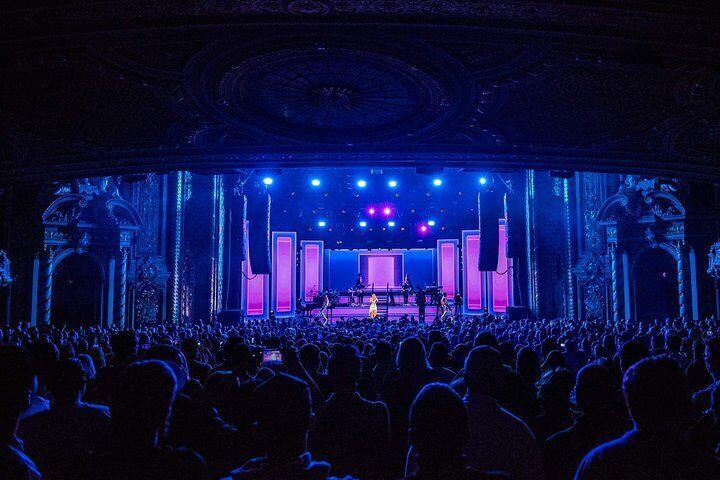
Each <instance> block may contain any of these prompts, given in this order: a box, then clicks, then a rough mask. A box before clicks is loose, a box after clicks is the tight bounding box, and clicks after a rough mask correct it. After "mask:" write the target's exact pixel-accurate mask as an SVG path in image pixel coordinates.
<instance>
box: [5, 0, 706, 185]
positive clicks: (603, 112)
mask: <svg viewBox="0 0 720 480" xmlns="http://www.w3.org/2000/svg"><path fill="white" fill-rule="evenodd" d="M719 157H720V14H719V13H718V9H717V8H716V7H715V6H714V3H713V2H710V1H698V0H689V1H685V2H679V1H670V2H662V3H661V2H657V3H655V2H646V1H639V2H633V3H632V4H631V6H626V5H624V4H623V3H622V2H616V1H609V0H607V1H595V2H566V3H565V4H562V5H560V4H558V3H556V2H526V1H514V2H480V1H463V0H455V1H417V2H416V1H398V0H395V1H390V0H344V1H325V0H323V1H320V0H297V1H242V0H219V1H218V0H215V1H212V2H211V1H207V2H202V1H198V2H186V1H179V0H178V1H171V0H166V1H158V0H155V1H150V0H147V1H146V0H136V1H132V2H110V1H107V2H103V1H100V2H98V1H93V2H89V1H86V2H83V1H76V2H72V4H71V5H69V6H68V5H67V2H59V1H39V2H19V1H17V2H14V5H13V4H11V5H9V6H7V5H6V7H5V11H4V12H3V15H2V16H0V166H1V167H2V169H3V173H2V174H0V185H8V184H13V183H16V182H24V181H35V180H43V179H47V178H55V177H60V176H90V175H99V174H124V173H133V172H143V171H151V170H154V171H169V170H177V169H190V170H196V171H198V170H206V171H231V170H232V169H237V168H246V167H249V166H258V165H265V166H276V167H293V166H323V165H327V166H335V165H340V164H341V165H343V166H352V165H376V164H377V165H386V166H421V167H426V166H452V167H469V168H478V169H479V168H483V169H489V168H497V169H514V168H543V169H566V170H594V171H615V172H617V171H626V172H636V173H653V174H664V175H678V176H684V177H688V178H697V179H707V180H713V181H717V180H720V161H718V160H719Z"/></svg>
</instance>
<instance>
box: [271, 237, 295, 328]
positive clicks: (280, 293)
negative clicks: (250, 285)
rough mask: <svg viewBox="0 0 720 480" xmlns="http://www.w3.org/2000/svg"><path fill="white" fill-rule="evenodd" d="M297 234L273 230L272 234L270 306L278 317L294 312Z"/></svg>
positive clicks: (291, 314) (290, 314)
mask: <svg viewBox="0 0 720 480" xmlns="http://www.w3.org/2000/svg"><path fill="white" fill-rule="evenodd" d="M296 247H297V234H296V233H295V232H273V234H272V294H271V297H272V306H273V310H275V314H276V315H277V316H280V317H283V316H284V317H288V316H293V315H294V314H295V295H296V285H295V282H296V280H295V278H296V273H297V269H296V266H297V255H296V253H295V251H296Z"/></svg>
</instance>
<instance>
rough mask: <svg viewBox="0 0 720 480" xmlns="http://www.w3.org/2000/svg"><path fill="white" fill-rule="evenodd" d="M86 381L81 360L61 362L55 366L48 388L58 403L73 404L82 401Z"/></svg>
mask: <svg viewBox="0 0 720 480" xmlns="http://www.w3.org/2000/svg"><path fill="white" fill-rule="evenodd" d="M86 381H87V379H86V376H85V370H84V369H83V366H82V363H80V361H79V360H76V359H67V360H60V361H58V362H57V363H56V364H55V368H54V369H53V372H52V375H51V377H50V380H49V382H48V388H49V389H50V393H52V396H53V399H54V400H55V401H56V402H73V401H77V400H80V396H81V395H82V394H83V393H84V392H85V385H86Z"/></svg>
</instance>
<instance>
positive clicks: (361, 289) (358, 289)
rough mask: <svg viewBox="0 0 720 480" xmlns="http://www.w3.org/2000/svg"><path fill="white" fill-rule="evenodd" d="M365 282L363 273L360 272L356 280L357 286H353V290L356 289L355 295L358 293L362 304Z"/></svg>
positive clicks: (359, 301)
mask: <svg viewBox="0 0 720 480" xmlns="http://www.w3.org/2000/svg"><path fill="white" fill-rule="evenodd" d="M364 289H365V284H364V283H363V277H362V273H358V277H357V281H356V282H355V286H354V287H353V290H355V295H357V298H358V303H359V304H360V305H361V306H362V304H363V295H364V294H365V292H364Z"/></svg>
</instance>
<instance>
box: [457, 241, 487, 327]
mask: <svg viewBox="0 0 720 480" xmlns="http://www.w3.org/2000/svg"><path fill="white" fill-rule="evenodd" d="M462 245H463V291H464V293H465V295H464V296H463V307H464V310H465V312H467V313H481V312H482V311H483V307H484V297H485V293H484V283H485V282H484V275H483V273H484V272H481V271H480V270H478V260H479V258H480V232H479V231H478V230H463V232H462Z"/></svg>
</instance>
